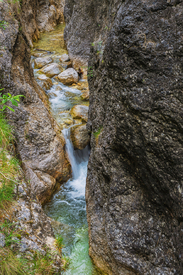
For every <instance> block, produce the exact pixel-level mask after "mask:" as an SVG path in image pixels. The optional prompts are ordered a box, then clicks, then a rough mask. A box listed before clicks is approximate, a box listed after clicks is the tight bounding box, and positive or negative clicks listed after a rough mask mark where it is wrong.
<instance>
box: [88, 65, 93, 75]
mask: <svg viewBox="0 0 183 275" xmlns="http://www.w3.org/2000/svg"><path fill="white" fill-rule="evenodd" d="M88 77H93V68H92V67H88Z"/></svg>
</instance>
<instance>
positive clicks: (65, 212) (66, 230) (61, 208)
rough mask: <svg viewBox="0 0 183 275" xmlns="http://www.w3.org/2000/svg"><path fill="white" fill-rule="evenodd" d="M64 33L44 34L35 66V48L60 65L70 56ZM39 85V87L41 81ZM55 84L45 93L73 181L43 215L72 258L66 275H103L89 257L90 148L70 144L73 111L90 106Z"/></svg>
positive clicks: (74, 91) (60, 28)
mask: <svg viewBox="0 0 183 275" xmlns="http://www.w3.org/2000/svg"><path fill="white" fill-rule="evenodd" d="M63 31H64V25H60V26H57V28H56V29H55V30H54V31H52V32H49V33H44V34H41V39H40V40H39V41H38V42H37V43H35V44H34V50H33V56H32V61H33V63H32V64H34V59H35V57H38V56H39V53H40V51H37V52H36V50H35V49H36V48H37V49H41V50H46V51H51V54H50V53H47V52H45V54H44V56H47V55H49V56H51V57H52V58H53V60H54V62H56V63H59V58H60V55H61V54H63V53H67V52H66V49H65V47H64V40H63ZM35 53H36V54H35ZM41 56H42V52H41ZM33 68H34V65H33ZM34 75H35V78H36V79H37V77H38V76H39V75H40V72H39V70H34ZM37 81H38V83H39V80H38V79H37ZM52 82H53V86H52V87H51V89H50V90H47V91H46V93H47V94H48V96H49V101H50V105H51V110H52V113H53V116H54V117H55V119H56V120H57V122H58V124H59V125H60V127H61V128H62V129H63V130H62V132H63V135H64V137H65V141H66V150H67V153H68V156H69V159H70V163H71V166H72V178H71V179H70V180H69V181H68V182H67V183H65V184H64V185H62V186H61V188H60V190H59V192H58V193H56V194H55V195H54V196H53V198H52V200H51V201H50V202H49V203H47V204H46V205H45V207H44V211H45V213H46V214H47V215H48V216H49V217H51V218H52V219H53V220H55V225H54V230H55V233H56V234H60V235H62V237H63V239H64V248H63V254H64V255H65V256H69V258H70V260H71V262H70V265H69V268H68V269H67V270H66V271H65V272H64V273H63V274H65V275H97V274H100V273H99V272H98V271H97V270H96V269H95V267H94V265H93V264H92V261H91V259H90V257H89V255H88V250H89V240H88V225H87V219H86V202H85V185H86V175H87V164H88V157H89V148H88V147H86V148H85V149H83V150H74V148H73V145H72V142H71V140H70V127H72V125H73V124H72V123H71V124H68V123H69V121H70V120H71V116H70V113H69V111H70V109H71V108H72V107H73V106H74V105H76V104H82V105H88V102H84V101H83V100H82V99H81V91H80V90H79V89H76V88H75V87H72V86H70V87H67V86H65V85H63V84H62V83H60V82H58V81H57V80H55V78H52ZM85 82H86V80H85ZM80 83H81V84H80V85H83V84H84V83H83V82H82V81H81V82H80ZM86 84H87V83H86ZM83 87H85V84H84V85H83Z"/></svg>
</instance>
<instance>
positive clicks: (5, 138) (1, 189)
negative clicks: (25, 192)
mask: <svg viewBox="0 0 183 275" xmlns="http://www.w3.org/2000/svg"><path fill="white" fill-rule="evenodd" d="M12 143H13V135H12V129H11V127H10V126H9V125H8V123H7V121H6V120H5V118H4V116H3V114H2V112H0V208H6V207H7V205H8V204H9V203H10V202H11V201H12V200H13V191H14V187H15V183H16V181H15V177H16V175H17V174H18V171H19V162H18V160H17V159H16V158H14V157H11V156H10V155H9V153H8V149H10V147H11V146H12Z"/></svg>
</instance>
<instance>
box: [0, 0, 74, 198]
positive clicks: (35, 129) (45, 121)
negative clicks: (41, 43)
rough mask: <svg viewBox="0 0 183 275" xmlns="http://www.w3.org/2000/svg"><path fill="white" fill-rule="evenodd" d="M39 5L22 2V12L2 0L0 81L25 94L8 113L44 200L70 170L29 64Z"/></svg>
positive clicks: (34, 186)
mask: <svg viewBox="0 0 183 275" xmlns="http://www.w3.org/2000/svg"><path fill="white" fill-rule="evenodd" d="M36 5H38V3H37V1H31V4H30V3H29V2H27V1H22V8H21V11H19V12H17V8H16V6H15V5H13V4H12V5H10V4H8V1H3V2H0V20H4V21H6V22H8V25H6V26H5V29H3V28H0V83H1V87H3V88H4V90H3V92H5V93H7V92H9V93H11V94H13V95H17V94H21V95H24V96H25V98H23V100H22V102H21V104H20V105H19V107H17V108H16V107H15V113H11V112H8V113H7V116H8V119H9V121H10V123H11V124H12V125H13V127H14V130H15V135H16V138H17V152H18V154H19V156H20V159H21V161H22V166H23V168H24V171H25V172H26V178H27V180H28V181H30V184H31V190H32V192H33V193H35V194H36V195H37V197H38V198H39V200H40V202H41V203H44V202H45V201H46V200H48V199H49V198H50V196H51V195H52V193H53V192H54V191H55V190H56V188H57V187H58V186H59V185H60V183H62V182H65V181H66V180H67V179H68V178H69V177H70V173H71V171H70V170H71V169H70V164H69V162H68V160H67V158H66V155H65V151H64V146H65V141H64V138H63V136H62V134H61V132H60V130H59V128H58V126H57V124H56V123H55V121H54V120H53V118H52V117H51V115H50V113H49V105H48V100H47V97H46V96H45V94H44V92H43V90H42V89H41V88H40V87H39V86H38V85H37V83H36V81H35V80H34V76H33V70H32V68H31V65H30V49H29V44H30V43H29V38H32V37H33V36H34V35H35V33H36V30H37V25H36V16H37V14H36ZM28 9H30V10H31V9H32V12H33V13H32V15H33V16H34V17H33V18H34V23H35V27H32V29H29V31H30V32H29V33H26V32H24V31H25V30H26V25H27V24H30V21H29V20H28V19H29V18H27V19H25V18H24V14H25V13H26V12H27V10H28ZM13 10H15V12H16V13H15V16H14V17H13ZM31 18H32V17H31ZM26 20H27V21H26ZM18 22H21V26H22V27H21V28H19V24H18ZM31 22H32V21H31ZM29 27H31V24H30V25H29Z"/></svg>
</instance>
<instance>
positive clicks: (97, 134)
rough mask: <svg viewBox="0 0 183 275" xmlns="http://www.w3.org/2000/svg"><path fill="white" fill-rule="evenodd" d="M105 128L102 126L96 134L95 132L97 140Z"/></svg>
mask: <svg viewBox="0 0 183 275" xmlns="http://www.w3.org/2000/svg"><path fill="white" fill-rule="evenodd" d="M102 130H103V127H102V126H101V127H100V128H99V129H98V130H97V131H96V132H93V135H94V137H95V138H96V139H97V138H98V137H99V135H100V134H101V132H102Z"/></svg>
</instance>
